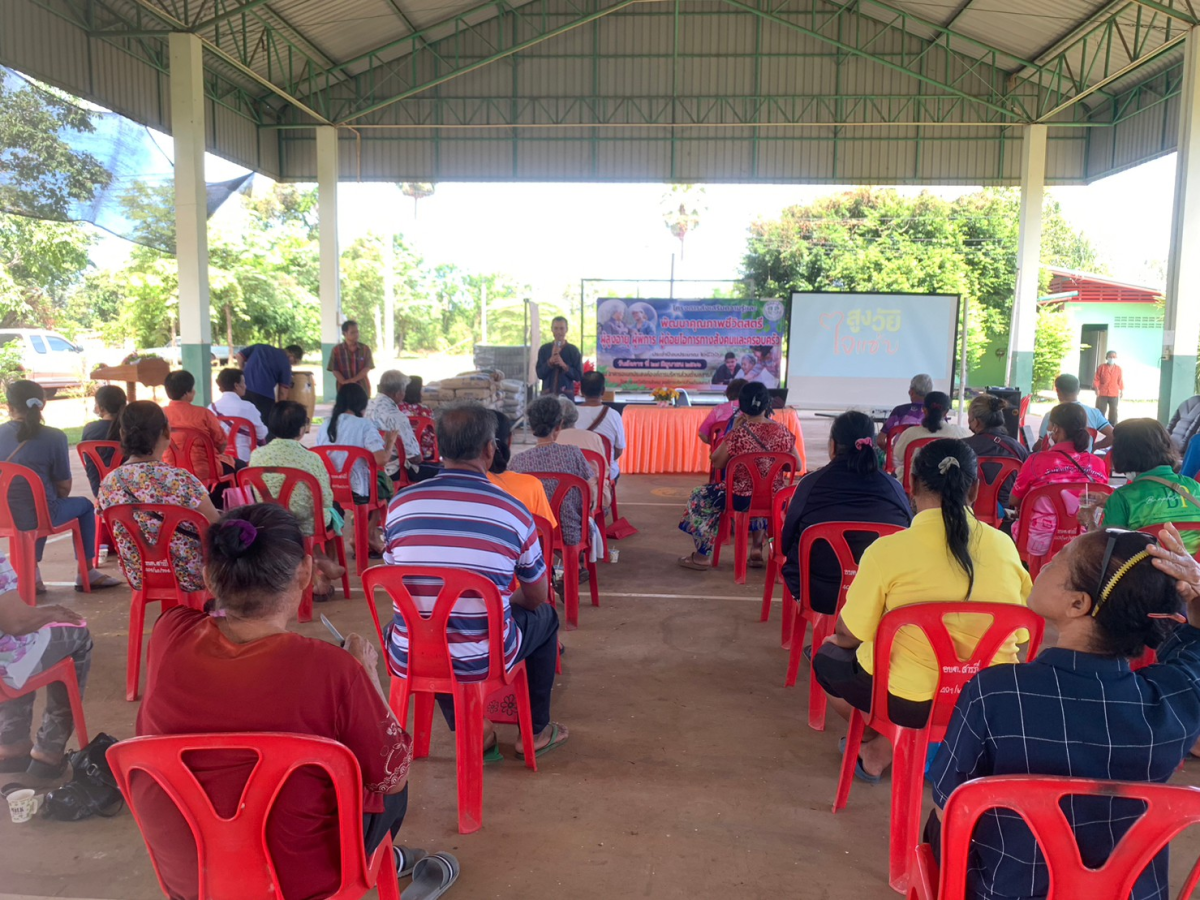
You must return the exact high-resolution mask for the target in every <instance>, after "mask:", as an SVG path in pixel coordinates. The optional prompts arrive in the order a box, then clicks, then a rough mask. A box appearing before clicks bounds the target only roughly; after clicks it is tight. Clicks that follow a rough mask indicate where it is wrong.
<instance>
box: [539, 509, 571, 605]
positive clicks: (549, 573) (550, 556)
mask: <svg viewBox="0 0 1200 900" xmlns="http://www.w3.org/2000/svg"><path fill="white" fill-rule="evenodd" d="M533 523H534V524H535V525H536V526H537V531H538V543H539V544H540V545H541V547H542V559H544V560H546V588H547V592H546V598H547V601H548V602H549V603H550V606H551V607H553V606H554V602H555V595H554V554H555V553H556V552H558V550H559V546H558V529H556V528H555V527H554V526H553V525H551V524H550V520H549V519H545V518H543V517H542V516H534V517H533ZM564 605H565V604H564Z"/></svg>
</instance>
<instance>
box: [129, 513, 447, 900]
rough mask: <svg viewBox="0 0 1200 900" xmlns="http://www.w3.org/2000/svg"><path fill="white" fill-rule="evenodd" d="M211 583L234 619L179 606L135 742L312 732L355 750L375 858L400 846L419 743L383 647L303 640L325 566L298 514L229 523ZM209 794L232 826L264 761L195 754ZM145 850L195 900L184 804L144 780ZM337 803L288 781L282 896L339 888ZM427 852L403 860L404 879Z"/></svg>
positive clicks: (278, 812)
mask: <svg viewBox="0 0 1200 900" xmlns="http://www.w3.org/2000/svg"><path fill="white" fill-rule="evenodd" d="M207 544H208V562H207V564H206V567H205V572H204V577H205V582H206V583H207V584H208V588H209V590H210V591H211V592H212V593H213V595H214V596H215V597H216V599H217V605H218V606H219V608H220V609H221V610H223V611H224V616H223V617H220V618H217V617H212V616H208V615H205V614H204V613H202V612H198V611H196V610H194V609H189V608H187V607H184V606H177V607H175V608H174V609H169V610H167V611H166V612H165V613H163V614H162V616H161V617H160V618H159V620H158V622H157V623H156V624H155V626H154V634H153V636H152V637H151V639H150V650H149V656H148V659H147V664H146V665H147V669H148V675H147V678H146V685H147V686H146V696H145V698H144V699H143V700H142V707H141V709H140V710H139V711H138V716H137V734H138V736H146V735H177V734H196V733H205V734H206V733H218V734H219V733H227V732H240V731H251V732H253V731H259V732H264V731H265V732H273V733H276V734H304V735H313V736H316V737H323V738H328V739H330V740H334V741H337V742H338V743H340V744H343V745H345V746H346V747H347V748H349V750H350V751H351V752H352V753H353V754H354V756H355V757H356V758H357V759H358V764H359V767H360V769H361V771H362V779H363V783H362V790H363V797H364V800H363V811H364V812H365V813H366V815H365V817H364V823H363V831H364V836H365V839H366V847H365V849H366V852H367V854H368V855H370V854H371V853H372V852H373V851H374V849H375V847H377V846H378V845H379V842H380V841H381V840H382V839H383V836H384V835H385V834H387V833H388V832H391V834H392V836H393V837H395V835H396V833H397V832H398V831H399V829H400V823H401V822H402V821H403V819H404V813H405V809H406V807H407V803H408V770H409V764H410V761H411V759H412V739H411V738H410V737H409V736H408V734H406V733H405V731H404V729H403V727H402V726H401V724H400V723H399V722H397V721H396V719H395V717H394V716H393V715H392V713H391V710H390V709H388V705H387V700H386V699H385V695H384V692H383V688H382V687H381V685H380V683H379V673H378V656H377V654H376V652H375V649H374V647H373V646H372V645H371V643H370V642H369V641H367V640H364V639H363V638H362V637H360V636H359V635H357V634H348V635H346V638H345V644H344V647H338V646H337V645H335V644H331V643H329V642H328V641H322V640H316V639H313V638H308V637H303V636H302V635H299V634H292V633H290V632H289V631H288V625H289V624H290V623H291V622H292V621H293V620H294V619H295V617H296V612H297V610H298V609H299V607H300V598H301V596H302V595H303V593H304V589H305V587H306V586H307V585H308V583H309V581H310V580H311V577H312V567H313V560H312V557H311V556H309V555H308V554H307V553H306V552H305V548H304V534H303V532H302V531H301V530H300V526H299V524H298V522H297V520H296V517H295V516H293V515H292V514H291V513H290V512H288V511H287V510H286V509H284V508H283V507H281V506H276V505H273V504H266V503H260V504H254V505H251V506H243V507H239V508H237V509H232V510H229V511H228V512H226V513H225V514H224V515H223V516H222V517H221V519H220V521H218V522H217V523H216V524H215V525H213V526H212V528H210V529H209V532H208V541H207ZM196 756H197V757H198V759H196V760H195V761H194V763H195V765H196V768H197V770H198V772H199V777H200V780H201V783H202V784H203V787H204V789H205V791H206V792H207V793H208V795H209V797H210V799H211V800H212V802H213V806H214V808H215V809H216V810H217V811H218V813H219V814H221V815H232V814H233V813H234V811H235V810H236V809H237V803H238V799H239V798H240V796H241V791H242V787H243V785H244V784H245V781H246V777H247V774H248V772H249V770H250V769H251V768H252V766H253V764H254V760H253V758H252V757H248V755H247V754H246V753H245V752H240V751H236V750H229V751H225V750H222V751H212V752H208V753H200V754H196ZM133 791H134V794H135V795H136V797H137V799H136V801H135V805H136V806H137V808H138V812H139V817H140V819H141V821H142V825H143V828H144V832H143V833H144V834H145V836H146V840H147V842H148V843H149V845H150V848H151V854H152V855H153V856H154V861H155V867H156V868H157V870H158V874H159V877H160V878H161V879H162V882H163V885H164V888H165V889H166V891H167V892H168V893H169V894H170V895H171V896H172V897H196V896H197V891H198V885H197V865H196V849H195V844H194V842H193V839H192V836H191V831H190V829H189V828H188V826H187V823H186V822H184V820H183V818H182V817H180V815H179V813H178V811H177V810H176V808H175V805H174V804H173V803H172V802H171V801H170V800H169V799H168V798H167V796H166V795H165V794H164V793H163V791H162V789H161V788H159V787H158V785H157V784H155V783H154V782H152V781H151V780H150V779H148V778H146V779H138V778H136V777H135V780H134V782H133ZM336 809H337V802H336V797H335V796H334V793H333V787H332V785H331V784H330V783H329V781H328V779H327V778H326V776H325V775H324V774H322V773H319V772H318V771H317V770H314V769H311V768H307V767H306V768H301V769H299V770H298V771H296V772H295V773H293V774H292V776H291V777H290V778H289V779H288V781H287V782H286V784H285V785H284V787H283V789H282V790H281V792H280V796H279V800H278V803H277V804H276V806H275V808H274V810H273V812H272V813H271V819H270V822H269V823H268V825H267V832H266V844H267V849H268V852H269V854H270V856H271V859H272V861H273V862H274V864H275V871H276V873H277V876H278V878H279V882H280V888H281V891H280V893H281V895H282V896H283V897H327V896H329V895H330V894H333V893H335V892H336V890H337V888H338V884H339V881H340V869H341V864H340V858H341V857H340V852H339V847H338V822H337V814H336ZM419 855H423V854H421V852H420V851H412V850H408V849H407V848H399V847H398V848H396V856H397V858H396V867H397V870H398V871H405V870H407V869H410V868H411V867H412V865H413V863H414V862H415V861H416V859H417V858H418V856H419Z"/></svg>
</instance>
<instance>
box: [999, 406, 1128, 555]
mask: <svg viewBox="0 0 1200 900" xmlns="http://www.w3.org/2000/svg"><path fill="white" fill-rule="evenodd" d="M1048 418H1049V421H1050V427H1049V428H1048V429H1047V431H1046V435H1047V440H1048V442H1049V444H1050V449H1049V450H1042V451H1040V452H1038V453H1034V454H1032V455H1031V456H1030V457H1029V458H1028V459H1026V460H1025V463H1024V464H1023V465H1022V466H1021V471H1020V472H1018V473H1017V482H1016V484H1014V485H1013V489H1012V500H1013V501H1015V502H1019V501H1020V500H1021V499H1022V498H1023V497H1024V496H1025V495H1026V494H1028V493H1029V492H1030V491H1032V490H1034V489H1035V488H1039V487H1043V486H1045V485H1048V484H1065V483H1078V482H1081V481H1082V482H1087V483H1090V484H1108V468H1107V467H1106V466H1105V465H1104V460H1102V459H1101V458H1100V457H1098V456H1096V455H1095V454H1092V453H1089V452H1088V447H1090V446H1091V445H1092V438H1091V435H1090V434H1088V418H1087V412H1086V411H1085V410H1084V408H1083V407H1082V406H1080V405H1079V404H1078V403H1060V404H1059V405H1058V406H1056V407H1054V409H1052V410H1050V414H1049V416H1048ZM1070 493H1071V501H1070V502H1074V501H1075V498H1077V497H1078V496H1079V494H1080V493H1082V489H1079V490H1073V491H1071V492H1070ZM1069 508H1070V507H1068V509H1069ZM1022 528H1028V529H1029V536H1028V541H1029V543H1028V546H1029V552H1030V553H1031V554H1032V555H1034V556H1044V555H1045V554H1047V553H1048V552H1050V547H1051V545H1052V544H1053V541H1054V533H1055V531H1056V530H1057V529H1058V517H1057V516H1056V515H1055V514H1054V507H1053V506H1052V505H1051V503H1050V501H1049V500H1044V499H1043V500H1038V501H1036V502H1035V503H1034V508H1033V510H1032V512H1031V515H1030V516H1029V522H1028V523H1026V522H1022V521H1021V520H1020V519H1017V521H1016V522H1014V523H1013V537H1014V538H1016V537H1017V536H1018V535H1019V534H1020V530H1021V529H1022Z"/></svg>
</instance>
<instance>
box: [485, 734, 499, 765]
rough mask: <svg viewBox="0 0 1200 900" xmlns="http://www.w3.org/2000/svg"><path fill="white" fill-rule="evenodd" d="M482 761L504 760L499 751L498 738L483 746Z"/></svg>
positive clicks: (495, 761) (496, 761)
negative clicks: (487, 745) (489, 744)
mask: <svg viewBox="0 0 1200 900" xmlns="http://www.w3.org/2000/svg"><path fill="white" fill-rule="evenodd" d="M483 761H484V763H485V764H486V763H498V762H504V754H503V753H501V752H500V739H499V738H497V739H496V740H495V741H494V742H493V743H492V746H490V747H484V748H483Z"/></svg>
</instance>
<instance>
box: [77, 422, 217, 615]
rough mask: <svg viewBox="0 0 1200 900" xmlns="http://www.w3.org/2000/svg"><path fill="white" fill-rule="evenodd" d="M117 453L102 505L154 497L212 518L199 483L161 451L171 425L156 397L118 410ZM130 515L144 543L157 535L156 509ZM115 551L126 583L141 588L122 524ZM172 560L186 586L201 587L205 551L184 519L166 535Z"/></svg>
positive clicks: (133, 548) (137, 560)
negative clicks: (171, 535) (119, 455)
mask: <svg viewBox="0 0 1200 900" xmlns="http://www.w3.org/2000/svg"><path fill="white" fill-rule="evenodd" d="M119 426H120V428H119V430H120V435H121V453H122V455H123V456H124V457H125V461H124V462H123V463H122V464H121V465H119V466H117V468H115V469H113V470H112V471H111V472H109V473H108V475H107V476H105V478H104V480H103V481H102V482H101V483H100V490H99V492H98V493H97V495H96V499H97V501H98V502H99V504H100V508H101V509H108V508H109V507H112V506H122V505H124V504H128V503H155V504H162V505H164V506H179V507H182V508H184V509H194V510H195V511H196V512H198V513H200V515H202V516H204V518H205V519H207V520H208V521H209V522H210V523H212V522H215V521H217V516H218V513H217V509H216V507H215V506H213V502H212V498H211V497H210V496H209V494H208V491H207V490H206V489H205V487H204V484H203V483H202V482H201V481H200V479H199V478H197V477H196V476H195V475H193V474H192V473H191V472H189V471H187V470H186V469H178V468H176V467H175V466H168V465H167V464H166V463H164V462H163V454H164V453H165V452H166V451H167V448H168V447H170V446H171V426H170V423H168V422H167V416H166V413H164V412H163V410H162V407H161V406H159V405H158V404H157V403H152V402H151V401H149V400H135V401H134V402H133V403H130V404H129V405H128V406H126V407H125V409H124V410H123V411H122V412H121V420H120V423H119ZM133 518H134V520H135V521H136V522H137V523H138V526H139V528H140V530H141V532H142V538H143V540H144V541H146V542H147V543H149V544H153V543H155V542H157V541H158V530H159V528H160V527H161V526H162V522H161V519H160V517H159V516H158V515H157V514H155V513H142V512H135V513H134V514H133ZM113 539H114V540H115V541H116V545H117V553H118V554H120V557H121V563H122V568H123V569H124V571H125V574H126V577H127V578H128V579H129V583H130V584H131V585H132V586H133V588H134V589H135V590H138V589H140V588H141V586H142V583H141V579H142V561H141V555H140V554H139V552H138V548H137V544H136V543H134V540H133V538H132V536H131V535H129V534H128V533H127V532H126V531H125V528H124V527H123V526H120V525H118V526H117V529H116V534H114V535H113ZM171 560H172V562H173V563H174V565H175V572H176V574H177V575H178V576H179V585H180V587H182V588H183V589H184V590H185V591H187V592H189V593H191V592H193V591H201V590H203V589H204V553H203V548H202V547H201V546H200V535H199V534H197V533H196V532H195V531H193V530H192V529H191V528H189V527H188V526H187V525H186V524H183V525H180V527H179V530H178V531H176V532H175V536H174V538H172V540H171Z"/></svg>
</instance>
